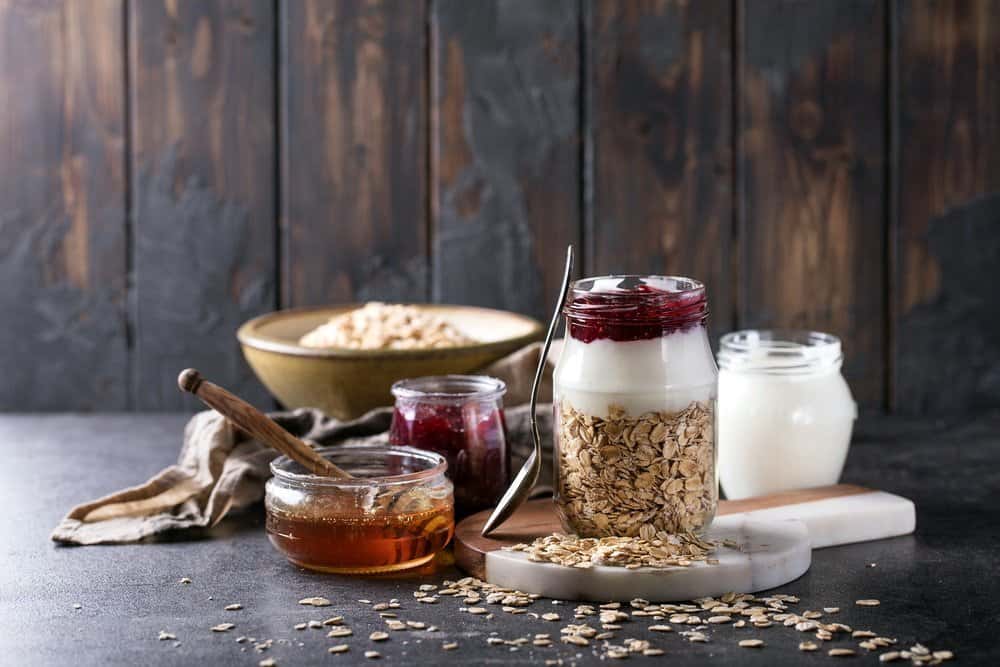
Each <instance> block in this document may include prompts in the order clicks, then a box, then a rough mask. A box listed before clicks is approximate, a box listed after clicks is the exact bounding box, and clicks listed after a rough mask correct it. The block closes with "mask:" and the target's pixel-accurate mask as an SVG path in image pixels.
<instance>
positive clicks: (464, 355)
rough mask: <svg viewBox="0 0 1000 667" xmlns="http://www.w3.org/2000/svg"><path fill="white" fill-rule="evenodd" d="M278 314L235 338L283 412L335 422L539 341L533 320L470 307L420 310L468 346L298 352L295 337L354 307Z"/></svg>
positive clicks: (540, 333) (248, 326)
mask: <svg viewBox="0 0 1000 667" xmlns="http://www.w3.org/2000/svg"><path fill="white" fill-rule="evenodd" d="M360 307H361V304H351V305H344V306H337V307H323V308H301V309H294V310H281V311H277V312H274V313H269V314H267V315H262V316H260V317H257V318H254V319H252V320H250V321H249V322H247V323H246V324H244V325H243V326H241V327H240V329H239V331H238V332H237V334H236V336H237V338H239V341H240V345H241V346H242V348H243V355H244V356H245V357H246V359H247V361H248V362H249V363H250V367H251V368H252V369H253V371H254V373H256V374H257V377H258V378H259V379H260V381H261V382H262V383H263V384H264V386H265V387H267V389H268V390H269V391H270V392H271V393H272V394H273V395H274V396H275V397H276V398H277V399H278V400H279V401H281V403H282V404H284V406H285V407H287V408H300V407H314V408H319V409H320V410H322V411H323V412H325V413H326V414H328V415H330V416H332V417H337V418H339V419H353V418H354V417H358V416H360V415H362V414H364V413H365V412H367V411H368V410H371V409H372V408H375V407H378V406H382V405H392V395H391V394H390V391H389V390H390V388H391V387H392V383H393V382H396V381H397V380H402V379H404V378H410V377H419V376H422V375H449V374H461V373H470V372H472V371H475V370H479V369H481V368H483V367H484V366H487V365H489V364H490V363H492V362H494V361H496V360H497V359H500V358H501V357H503V356H505V355H507V354H510V353H511V352H514V351H515V350H517V349H519V348H521V347H523V346H524V345H527V344H528V343H531V342H533V341H536V340H540V339H541V338H542V336H543V331H542V325H541V323H540V322H538V321H537V320H534V319H532V318H530V317H525V316H524V315H518V314H516V313H509V312H506V311H502V310H492V309H489V308H475V307H472V306H445V305H431V304H420V305H417V307H418V308H420V309H421V310H425V311H427V312H428V313H430V314H432V315H438V316H440V317H444V318H447V319H448V320H450V321H451V322H453V323H454V324H455V326H457V327H458V328H460V329H461V330H462V331H463V332H464V333H466V334H468V335H469V336H471V337H472V338H475V339H476V340H477V341H479V342H476V343H473V344H470V345H460V346H456V347H449V348H443V349H436V350H352V349H346V348H310V347H303V346H302V345H299V342H298V341H299V339H300V338H301V337H302V335H303V334H305V333H307V332H309V331H311V330H313V329H315V328H316V327H317V326H319V325H320V324H323V323H324V322H326V321H327V320H329V319H330V318H331V317H333V316H334V315H338V314H340V313H345V312H347V311H349V310H354V309H356V308H360Z"/></svg>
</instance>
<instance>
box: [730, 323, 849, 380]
mask: <svg viewBox="0 0 1000 667" xmlns="http://www.w3.org/2000/svg"><path fill="white" fill-rule="evenodd" d="M718 358H719V368H720V369H723V370H730V371H738V372H746V373H767V374H774V375H800V374H808V373H815V372H817V371H823V370H832V369H838V368H840V366H841V364H842V363H843V361H844V355H843V352H842V350H841V344H840V338H838V337H837V336H834V335H832V334H828V333H823V332H820V331H808V330H798V329H744V330H742V331H733V332H731V333H727V334H725V335H724V336H722V338H720V339H719V355H718Z"/></svg>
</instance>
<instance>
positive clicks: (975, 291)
mask: <svg viewBox="0 0 1000 667" xmlns="http://www.w3.org/2000/svg"><path fill="white" fill-rule="evenodd" d="M567 243H574V244H576V245H577V247H578V248H579V249H580V256H581V257H582V272H583V273H586V274H597V273H606V272H656V273H671V274H685V275H691V276H694V277H697V278H700V279H702V280H704V281H705V282H706V283H707V284H708V286H709V288H710V297H711V305H712V311H713V316H712V329H713V335H718V334H720V333H722V332H725V331H727V330H731V329H734V328H737V327H774V326H789V327H811V328H816V329H820V330H824V331H829V332H832V333H836V334H838V335H840V336H841V337H842V338H843V339H844V345H845V350H846V364H845V373H846V375H847V377H848V379H849V381H850V383H851V386H852V389H853V391H854V393H855V395H856V397H857V398H858V399H859V400H860V402H861V403H862V404H863V406H864V407H865V408H866V409H868V410H889V411H896V412H905V413H916V414H942V413H962V412H972V411H979V410H985V409H992V408H997V407H1000V296H998V295H1000V290H998V288H997V287H996V286H995V285H994V280H996V279H997V278H998V277H1000V271H998V268H1000V0H934V1H931V0H895V1H879V0H838V1H837V2H825V1H820V0H699V1H698V2H694V1H692V0H689V1H682V0H546V1H544V2H543V1H539V0H162V1H161V0H142V1H136V0H0V369H2V370H3V372H4V373H3V375H4V377H3V382H0V409H2V410H8V411H23V410H168V409H177V408H191V407H193V404H192V403H190V402H188V401H187V400H186V399H184V398H183V397H182V396H181V395H180V394H179V393H178V392H177V391H176V388H175V386H174V379H175V377H176V374H177V371H178V370H179V369H180V368H183V367H185V366H198V367H199V368H201V370H202V371H203V372H204V373H205V374H206V376H209V377H211V378H213V379H216V380H217V381H219V382H220V383H222V384H225V385H227V386H229V387H230V388H232V389H234V390H235V391H237V392H239V393H241V394H242V395H244V396H246V397H247V398H249V399H251V400H253V401H256V402H258V403H260V404H262V405H266V404H267V401H268V399H267V396H266V394H265V392H264V390H263V389H262V388H261V387H260V386H259V385H258V384H257V383H256V381H255V380H254V379H253V377H252V375H251V373H250V372H249V370H248V369H247V367H246V365H245V364H244V362H243V360H242V358H241V355H240V352H239V349H238V346H237V345H236V343H235V339H234V337H233V334H234V332H235V329H236V327H237V326H238V325H239V324H240V323H241V322H242V321H244V320H246V319H247V318H250V317H252V316H254V315H256V314H259V313H263V312H266V311H269V310H273V309H275V308H282V307H291V306H304V305H311V304H322V303H337V302H349V301H364V300H369V299H383V300H394V301H395V300H401V301H426V300H432V301H441V302H451V303H468V304H478V305H486V306H494V307H500V308H507V309H512V310H517V311H520V312H524V313H529V314H532V315H535V316H538V317H544V316H545V314H546V312H547V310H548V304H549V303H551V301H552V300H553V298H554V296H555V294H554V292H555V290H556V288H557V284H558V283H557V281H558V278H559V273H560V271H561V267H560V262H561V258H562V253H563V248H564V247H565V245H566V244H567Z"/></svg>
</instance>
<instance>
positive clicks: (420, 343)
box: [299, 301, 475, 350]
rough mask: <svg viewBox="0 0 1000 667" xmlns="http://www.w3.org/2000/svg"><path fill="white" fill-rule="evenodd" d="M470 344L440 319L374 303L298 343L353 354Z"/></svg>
mask: <svg viewBox="0 0 1000 667" xmlns="http://www.w3.org/2000/svg"><path fill="white" fill-rule="evenodd" d="M474 342H475V341H474V340H473V339H472V338H470V337H469V336H466V335H465V334H464V333H462V332H461V331H459V329H458V328H457V327H455V325H453V324H452V323H450V322H449V321H448V320H446V319H444V318H443V317H438V316H437V315H432V314H430V313H427V312H424V311H422V310H420V309H419V308H417V307H415V306H404V305H400V304H385V303H379V302H377V301H372V302H369V303H366V304H365V305H364V306H363V307H361V308H358V309H356V310H352V311H350V312H349V313H343V314H341V315H337V316H336V317H333V318H331V319H330V321H329V322H327V323H326V324H322V325H320V326H319V327H317V328H316V329H313V330H312V331H310V332H309V333H307V334H306V335H305V336H303V337H302V338H301V339H300V340H299V344H301V345H303V346H305V347H346V348H349V349H353V350H410V349H431V348H441V347H455V346H456V345H466V344H468V343H474Z"/></svg>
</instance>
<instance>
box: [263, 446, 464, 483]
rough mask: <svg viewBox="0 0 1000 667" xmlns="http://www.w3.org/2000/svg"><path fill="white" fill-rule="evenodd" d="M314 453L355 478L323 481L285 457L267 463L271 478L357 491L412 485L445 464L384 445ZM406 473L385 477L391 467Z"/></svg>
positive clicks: (424, 454) (439, 459) (420, 453)
mask: <svg viewBox="0 0 1000 667" xmlns="http://www.w3.org/2000/svg"><path fill="white" fill-rule="evenodd" d="M316 452H317V453H318V454H319V455H320V456H322V457H323V458H325V459H327V460H328V461H330V462H332V463H335V464H337V466H339V467H340V468H342V469H343V470H345V471H346V472H348V473H350V474H352V475H356V476H355V477H350V478H346V479H345V478H342V477H327V476H325V475H317V474H315V473H311V472H309V471H308V470H306V469H305V468H304V467H302V466H301V465H300V464H298V463H296V462H295V461H293V460H292V459H290V458H288V457H287V456H279V457H278V458H276V459H274V460H273V461H271V474H272V475H274V477H275V478H277V479H280V480H283V481H285V482H291V483H293V484H298V485H301V486H309V487H328V488H339V489H353V490H358V489H360V488H365V487H377V488H385V487H391V486H400V485H412V484H414V483H417V482H423V481H426V480H430V479H432V478H434V477H437V476H438V475H443V474H444V472H445V471H446V470H447V469H448V461H447V460H446V459H445V458H444V457H443V456H441V455H440V454H437V453H435V452H428V451H424V450H422V449H417V448H415V447H405V446H395V445H390V446H385V445H375V446H373V445H339V446H336V447H320V448H318V449H317V450H316ZM393 463H395V464H396V465H399V466H401V467H402V468H403V469H407V468H409V469H410V470H408V471H407V472H403V473H397V474H386V472H385V471H386V470H387V469H388V468H389V467H390V466H391V465H392V464H393Z"/></svg>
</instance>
